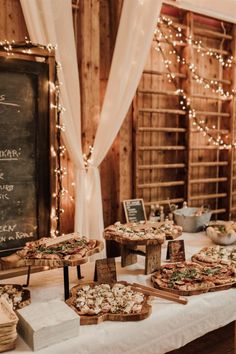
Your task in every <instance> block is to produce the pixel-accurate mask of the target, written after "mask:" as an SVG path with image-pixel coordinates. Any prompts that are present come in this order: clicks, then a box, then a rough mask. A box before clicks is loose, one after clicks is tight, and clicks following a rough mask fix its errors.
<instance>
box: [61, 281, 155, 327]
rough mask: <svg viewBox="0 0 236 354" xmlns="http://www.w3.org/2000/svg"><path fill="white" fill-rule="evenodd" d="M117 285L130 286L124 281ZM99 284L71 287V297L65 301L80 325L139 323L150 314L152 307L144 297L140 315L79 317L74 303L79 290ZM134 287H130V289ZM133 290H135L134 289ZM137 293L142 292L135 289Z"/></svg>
mask: <svg viewBox="0 0 236 354" xmlns="http://www.w3.org/2000/svg"><path fill="white" fill-rule="evenodd" d="M117 283H121V284H124V285H126V286H128V285H131V284H129V283H127V282H125V281H119V282H117ZM96 284H99V283H95V282H91V283H87V284H81V285H77V286H75V287H73V288H72V289H71V295H72V296H71V297H70V298H69V299H68V300H66V303H67V305H69V306H70V307H71V308H72V309H73V310H74V311H75V312H76V313H77V314H78V315H79V316H80V324H81V325H91V324H99V323H101V322H104V321H123V322H125V321H141V320H144V319H145V318H147V317H149V316H150V315H151V312H152V307H151V305H150V304H149V303H148V301H149V299H150V296H148V295H144V302H143V306H142V310H141V312H140V313H133V314H114V313H106V314H98V315H81V313H80V312H79V311H78V310H77V308H76V306H75V305H74V303H75V298H76V293H77V291H78V289H79V288H81V287H82V286H84V285H90V286H91V285H96ZM133 288H134V286H132V289H133ZM134 290H135V289H134ZM137 291H138V292H140V293H142V290H140V289H138V288H137Z"/></svg>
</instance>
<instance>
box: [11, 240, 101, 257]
mask: <svg viewBox="0 0 236 354" xmlns="http://www.w3.org/2000/svg"><path fill="white" fill-rule="evenodd" d="M47 241H48V239H46V238H42V239H40V240H38V241H34V242H27V243H26V245H25V246H24V248H23V249H22V250H20V251H18V252H17V255H18V256H20V257H22V258H26V259H32V258H35V259H42V258H43V259H51V260H60V259H64V260H68V259H78V258H82V257H84V256H85V254H86V253H87V251H89V250H91V249H93V248H95V247H96V240H88V239H87V238H86V237H76V238H71V239H69V240H66V241H63V242H60V243H55V244H49V245H48V244H47Z"/></svg>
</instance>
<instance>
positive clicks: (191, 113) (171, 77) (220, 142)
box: [154, 16, 236, 149]
mask: <svg viewBox="0 0 236 354" xmlns="http://www.w3.org/2000/svg"><path fill="white" fill-rule="evenodd" d="M160 25H165V26H166V27H167V29H168V32H167V34H166V33H163V31H162V29H161V27H160ZM173 38H178V39H179V38H183V39H184V41H183V40H182V39H181V41H176V40H173ZM154 40H155V42H156V44H155V47H154V48H155V50H156V51H157V52H160V53H161V55H162V59H163V64H164V66H165V67H166V69H167V73H166V75H167V78H168V81H169V82H172V83H173V84H174V85H175V87H176V94H177V95H179V96H180V101H179V104H180V106H181V109H182V110H183V111H186V114H187V115H188V117H189V119H190V120H191V121H192V125H193V127H195V128H196V129H197V130H198V131H199V132H201V133H202V134H203V136H207V137H208V142H209V143H213V145H216V146H218V147H219V148H220V149H229V148H231V147H233V148H235V147H236V143H232V144H227V143H226V142H225V141H224V139H223V138H222V136H221V135H219V136H217V137H216V136H215V135H214V134H215V132H214V130H215V129H216V127H215V125H213V126H212V129H210V128H209V127H208V126H206V121H205V120H204V119H201V120H200V119H199V118H198V117H197V112H196V110H195V109H194V108H192V106H191V99H190V97H188V95H187V93H186V92H184V90H183V89H180V88H179V85H178V81H177V79H176V75H175V74H174V73H173V72H172V71H171V64H172V61H171V60H170V59H169V58H167V56H166V55H165V49H164V48H163V46H162V44H163V43H166V44H168V45H170V46H171V49H170V50H169V55H175V57H176V60H177V62H178V63H181V64H183V65H184V66H187V68H188V69H189V71H190V72H191V75H192V78H193V79H194V80H195V81H196V82H197V83H198V84H201V85H202V86H203V87H204V88H205V89H211V90H212V92H214V93H215V94H218V95H219V96H221V97H222V99H226V100H231V99H232V97H233V96H234V95H235V89H232V90H231V91H225V90H224V89H223V87H222V85H221V84H220V83H219V81H218V80H216V79H214V80H212V79H207V78H205V77H202V76H201V75H200V74H199V73H198V68H197V66H196V65H195V64H194V63H190V62H187V61H186V59H185V58H183V57H182V56H181V53H180V51H178V50H177V49H176V46H177V45H187V44H188V45H191V46H193V47H194V48H195V49H196V46H197V51H198V52H202V56H204V55H208V56H211V57H214V58H216V59H217V60H218V61H219V62H220V64H221V65H222V66H223V67H231V65H232V63H233V57H232V56H229V57H227V58H225V59H224V58H223V56H222V55H219V54H218V53H217V52H214V50H213V49H210V50H206V48H204V46H203V45H202V41H193V40H192V38H191V36H189V37H187V36H185V34H183V33H182V29H181V27H177V28H176V27H175V26H174V25H173V21H172V20H171V19H169V18H166V17H165V16H163V17H161V18H159V20H158V27H157V28H156V29H155V31H154ZM216 115H217V112H216ZM212 130H213V134H212V133H211V132H212ZM227 138H228V136H227Z"/></svg>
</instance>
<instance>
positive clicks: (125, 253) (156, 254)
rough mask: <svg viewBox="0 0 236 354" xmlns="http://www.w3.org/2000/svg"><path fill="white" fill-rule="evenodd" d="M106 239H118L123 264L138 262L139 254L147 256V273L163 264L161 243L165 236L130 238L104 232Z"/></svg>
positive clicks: (123, 265) (124, 265)
mask: <svg viewBox="0 0 236 354" xmlns="http://www.w3.org/2000/svg"><path fill="white" fill-rule="evenodd" d="M104 238H105V239H106V240H112V241H116V242H117V243H119V244H120V246H121V266H122V267H126V266H128V265H131V264H134V263H136V262H137V255H141V256H144V257H145V274H150V273H153V272H155V271H156V270H158V269H160V266H161V244H162V243H163V242H164V237H163V238H161V237H160V238H157V239H140V240H130V239H128V238H125V237H122V236H120V235H118V234H115V233H114V234H112V233H111V232H109V233H106V232H104Z"/></svg>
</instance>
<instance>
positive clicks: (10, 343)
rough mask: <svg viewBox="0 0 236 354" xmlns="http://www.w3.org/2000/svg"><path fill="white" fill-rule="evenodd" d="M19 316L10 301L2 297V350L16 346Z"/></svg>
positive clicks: (0, 331) (0, 303) (0, 346)
mask: <svg viewBox="0 0 236 354" xmlns="http://www.w3.org/2000/svg"><path fill="white" fill-rule="evenodd" d="M17 323H18V318H17V316H16V314H15V312H14V311H13V310H12V308H11V306H10V305H9V304H8V302H7V301H6V300H5V299H3V298H0V352H5V351H7V350H11V349H14V348H15V341H16V338H17V332H16V325H17Z"/></svg>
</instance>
